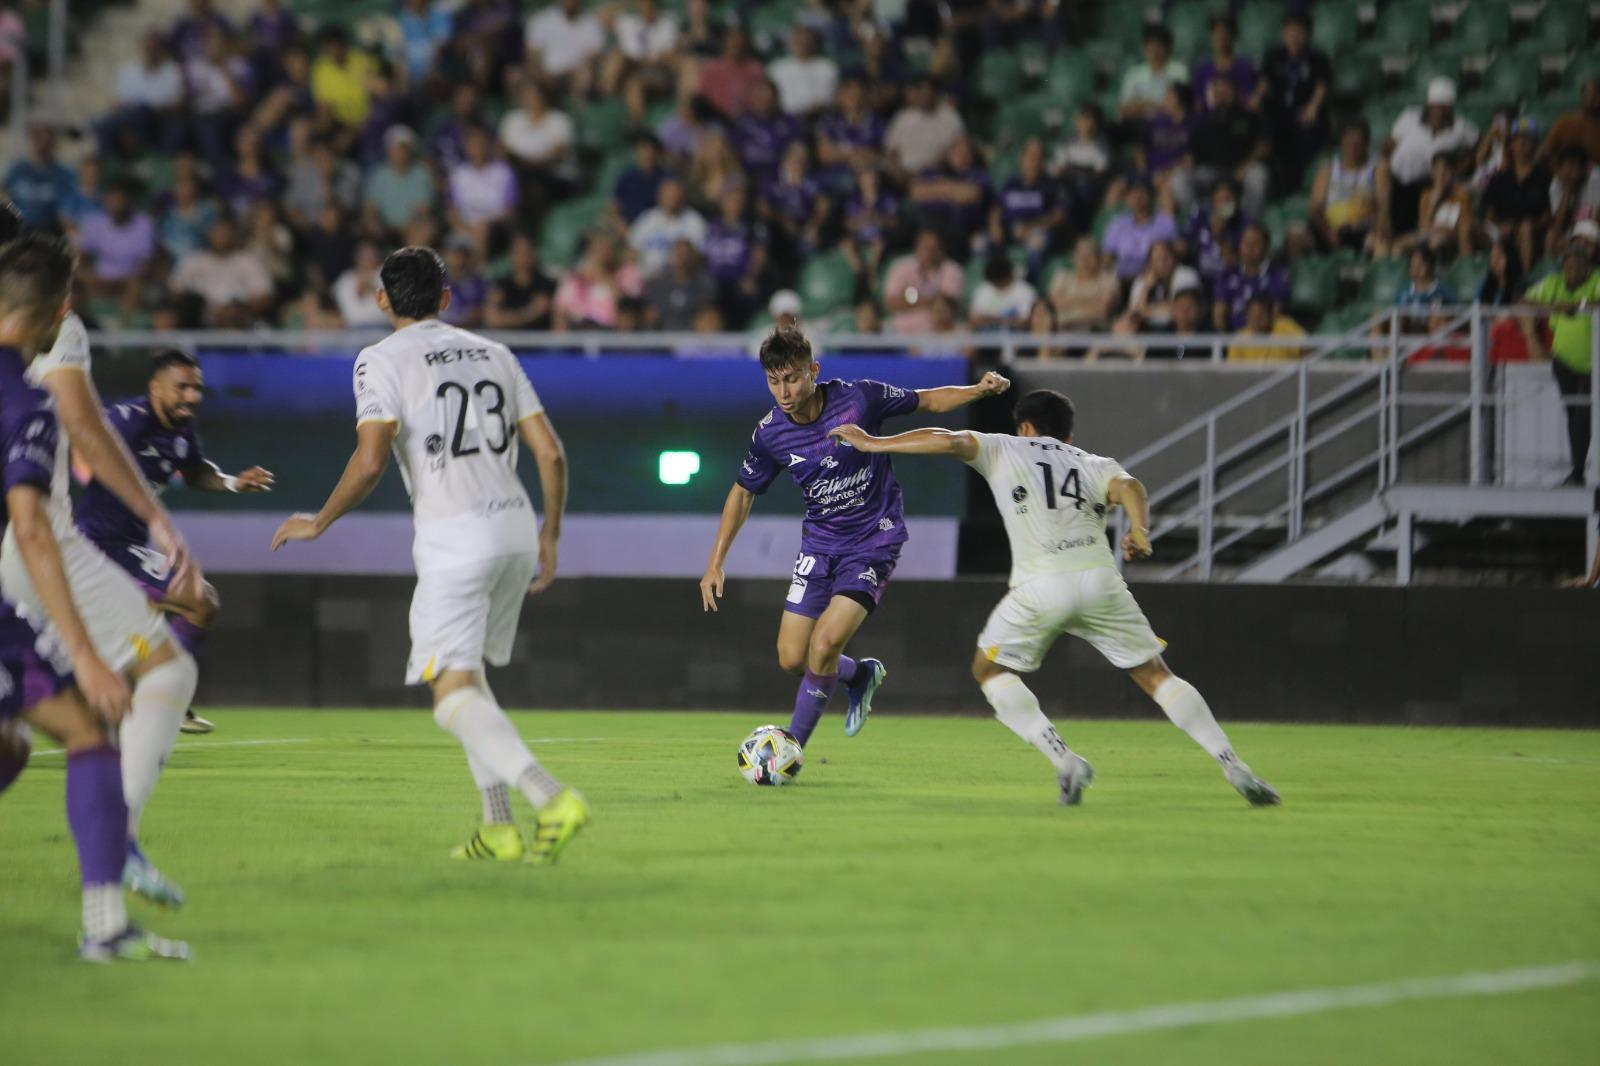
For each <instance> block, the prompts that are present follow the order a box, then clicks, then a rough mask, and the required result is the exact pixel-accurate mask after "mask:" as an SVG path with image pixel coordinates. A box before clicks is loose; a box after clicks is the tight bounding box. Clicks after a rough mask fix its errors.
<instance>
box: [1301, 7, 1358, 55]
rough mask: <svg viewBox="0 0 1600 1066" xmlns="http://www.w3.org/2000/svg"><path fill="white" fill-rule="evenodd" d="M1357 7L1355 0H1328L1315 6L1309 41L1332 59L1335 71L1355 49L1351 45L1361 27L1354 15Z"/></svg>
mask: <svg viewBox="0 0 1600 1066" xmlns="http://www.w3.org/2000/svg"><path fill="white" fill-rule="evenodd" d="M1358 7H1359V5H1358V4H1357V2H1356V0H1328V2H1327V3H1319V4H1317V5H1316V7H1315V18H1314V20H1313V21H1312V24H1311V41H1312V43H1313V44H1315V45H1316V46H1317V47H1318V48H1320V49H1322V50H1323V51H1324V52H1327V53H1328V55H1329V56H1330V57H1331V58H1332V59H1333V60H1334V64H1333V66H1334V71H1335V72H1337V71H1338V69H1339V66H1340V64H1342V63H1343V62H1344V61H1345V60H1346V59H1348V58H1349V56H1350V54H1351V53H1352V52H1354V51H1355V49H1354V47H1353V46H1354V45H1355V43H1356V38H1357V36H1358V35H1359V34H1360V29H1361V28H1360V25H1359V23H1358V21H1357V17H1356V16H1357V10H1358Z"/></svg>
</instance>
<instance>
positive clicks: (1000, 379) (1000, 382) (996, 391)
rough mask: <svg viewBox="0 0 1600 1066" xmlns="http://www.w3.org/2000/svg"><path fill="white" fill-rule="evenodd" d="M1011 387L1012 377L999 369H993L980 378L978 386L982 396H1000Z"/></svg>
mask: <svg viewBox="0 0 1600 1066" xmlns="http://www.w3.org/2000/svg"><path fill="white" fill-rule="evenodd" d="M1010 387H1011V379H1010V378H1008V377H1006V376H1005V375H1004V374H1001V373H999V372H998V371H995V370H991V371H989V372H988V373H987V374H985V375H983V377H981V378H979V379H978V384H977V386H976V388H977V390H978V394H979V395H981V396H999V395H1000V394H1001V393H1002V392H1005V391H1006V390H1007V389H1009V388H1010Z"/></svg>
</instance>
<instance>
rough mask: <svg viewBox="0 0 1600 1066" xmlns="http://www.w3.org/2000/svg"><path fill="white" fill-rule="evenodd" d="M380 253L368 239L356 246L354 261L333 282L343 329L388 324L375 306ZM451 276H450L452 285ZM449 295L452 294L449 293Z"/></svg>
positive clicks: (387, 319) (380, 264)
mask: <svg viewBox="0 0 1600 1066" xmlns="http://www.w3.org/2000/svg"><path fill="white" fill-rule="evenodd" d="M381 266H383V253H381V252H380V251H378V246H377V245H376V244H373V243H372V242H371V241H362V242H361V243H360V244H358V245H356V256H355V261H354V262H352V263H351V264H350V266H349V268H348V269H347V270H345V272H344V273H342V274H340V275H339V277H338V278H337V279H336V280H335V281H334V283H333V305H334V307H335V308H337V309H338V311H339V318H340V320H341V321H342V322H343V324H344V327H345V328H346V329H376V328H378V327H381V326H387V325H388V324H389V316H388V315H386V314H384V311H383V308H381V307H379V306H378V288H379V285H378V269H379V268H380V267H381ZM454 280H455V279H453V278H452V279H451V281H452V284H453V283H454ZM452 295H453V294H452Z"/></svg>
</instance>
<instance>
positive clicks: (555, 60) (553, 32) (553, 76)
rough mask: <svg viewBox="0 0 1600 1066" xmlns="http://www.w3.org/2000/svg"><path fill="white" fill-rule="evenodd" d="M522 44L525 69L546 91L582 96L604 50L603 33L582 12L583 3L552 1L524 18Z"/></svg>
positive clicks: (588, 14) (597, 23)
mask: <svg viewBox="0 0 1600 1066" xmlns="http://www.w3.org/2000/svg"><path fill="white" fill-rule="evenodd" d="M523 45H524V47H525V48H526V49H527V56H528V67H529V69H530V70H531V71H532V72H533V76H534V78H535V79H537V80H538V82H539V84H540V85H541V86H542V87H543V88H544V89H545V90H546V91H547V92H549V93H551V94H553V95H558V96H559V95H561V94H563V93H565V92H567V91H569V90H570V91H571V92H572V93H574V94H575V95H577V96H586V95H588V93H589V88H590V86H591V85H593V84H594V75H595V65H596V63H597V62H598V61H599V59H600V55H601V53H603V52H604V51H605V48H606V31H605V27H604V26H602V25H601V24H600V20H599V19H598V18H597V17H595V15H594V14H593V13H592V12H588V11H585V10H584V9H583V0H556V3H554V4H551V5H550V6H548V7H546V8H544V9H542V10H540V11H536V12H535V13H533V14H532V15H529V16H528V21H527V24H526V28H525V29H524V31H523Z"/></svg>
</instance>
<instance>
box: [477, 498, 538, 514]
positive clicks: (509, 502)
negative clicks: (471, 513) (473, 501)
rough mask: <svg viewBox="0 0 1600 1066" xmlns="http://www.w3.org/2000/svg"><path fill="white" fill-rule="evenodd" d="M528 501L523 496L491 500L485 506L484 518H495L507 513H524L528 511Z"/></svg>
mask: <svg viewBox="0 0 1600 1066" xmlns="http://www.w3.org/2000/svg"><path fill="white" fill-rule="evenodd" d="M527 506H528V501H527V500H525V499H523V498H522V497H521V496H502V497H501V498H500V499H498V500H490V501H489V502H488V503H486V504H484V505H483V517H485V518H493V517H494V516H495V515H497V514H504V513H505V512H506V511H522V510H525V509H527Z"/></svg>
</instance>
